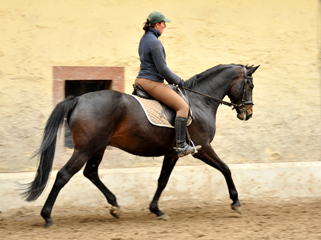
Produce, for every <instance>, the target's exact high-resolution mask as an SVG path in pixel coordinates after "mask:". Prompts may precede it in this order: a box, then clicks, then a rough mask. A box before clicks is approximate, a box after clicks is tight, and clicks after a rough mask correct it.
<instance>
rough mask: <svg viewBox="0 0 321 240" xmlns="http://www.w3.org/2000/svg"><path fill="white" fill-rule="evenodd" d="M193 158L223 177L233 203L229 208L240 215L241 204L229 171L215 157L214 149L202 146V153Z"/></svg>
mask: <svg viewBox="0 0 321 240" xmlns="http://www.w3.org/2000/svg"><path fill="white" fill-rule="evenodd" d="M193 156H194V157H195V158H198V159H200V160H202V161H203V162H205V163H207V164H208V165H210V166H212V167H214V168H216V169H217V170H219V171H220V172H221V173H222V174H223V176H224V177H225V180H226V184H227V187H228V191H229V194H230V199H231V200H232V201H233V203H232V204H231V208H232V209H233V210H235V211H236V212H238V213H241V204H240V201H239V199H238V193H237V190H236V187H235V185H234V182H233V179H232V174H231V170H230V169H229V167H228V166H227V165H226V164H225V163H224V162H223V161H222V160H221V159H220V158H219V157H218V156H217V154H216V153H215V151H214V149H213V148H212V147H211V146H210V145H208V146H203V148H202V151H200V152H199V153H197V154H195V155H193Z"/></svg>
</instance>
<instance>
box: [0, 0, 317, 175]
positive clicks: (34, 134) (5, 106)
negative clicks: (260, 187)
mask: <svg viewBox="0 0 321 240" xmlns="http://www.w3.org/2000/svg"><path fill="white" fill-rule="evenodd" d="M0 3H1V4H0V32H1V37H0V113H1V117H0V153H1V154H0V172H20V171H34V170H35V169H36V159H34V160H31V161H28V158H30V156H31V155H32V153H33V152H34V151H35V150H36V149H37V148H38V147H39V144H40V141H41V137H42V134H43V129H44V124H45V122H46V120H47V118H48V116H49V114H50V112H51V111H52V109H53V107H54V106H53V72H52V71H53V70H52V69H53V66H96V67H97V66H108V67H124V68H125V92H127V93H130V92H131V84H132V83H133V81H134V79H135V77H136V75H137V72H138V70H139V59H138V53H137V48H138V43H139V39H140V37H141V36H142V34H143V30H142V29H141V28H142V24H143V22H144V21H145V19H146V17H147V16H148V14H149V13H150V12H151V11H153V10H158V11H161V12H163V13H164V14H165V15H166V16H167V17H168V18H170V19H171V20H172V23H170V24H168V25H167V29H166V30H165V32H164V34H163V36H161V38H160V39H161V41H162V42H163V45H164V47H165V49H166V52H167V63H168V66H169V67H170V68H171V69H172V70H173V71H174V72H175V73H177V74H178V75H180V76H181V77H182V78H183V79H188V78H190V77H191V76H193V75H195V74H198V73H200V72H202V71H204V70H206V69H208V68H211V67H213V66H215V65H217V64H221V63H227V64H228V63H240V64H255V65H261V67H260V68H259V70H258V71H257V72H256V73H255V75H254V84H255V90H254V102H255V106H254V115H253V118H252V119H251V120H250V121H248V122H242V121H239V120H238V119H236V116H235V115H236V114H235V112H232V111H231V110H230V109H229V108H227V107H225V106H221V107H220V108H219V112H218V119H217V129H218V130H217V133H216V137H215V139H214V141H213V143H212V144H213V147H214V148H215V149H216V152H217V154H218V155H219V156H220V157H221V158H222V159H223V160H224V161H225V162H227V163H259V162H260V163H271V162H272V163H273V162H288V161H295V162H297V161H320V160H321V124H320V120H321V111H320V71H319V69H320V55H319V51H320V46H321V45H320V31H319V30H318V29H320V26H321V25H320V1H317V0H283V1H276V0H269V1H258V0H246V1H239V0H224V1H223V0H215V1H213V0H211V1H209V0H204V1H198V2H197V3H196V2H195V1H190V0H184V1H181V0H178V1H169V0H163V1H161V2H159V1H155V0H149V1H146V0H134V1H129V0H122V1H117V0H96V1H87V0H80V1H79V0H77V1H76V0H55V1H53V0H47V1H43V0H0ZM65 153H66V151H65V149H58V153H57V156H58V158H59V156H62V157H61V160H58V162H59V164H58V165H55V166H56V167H57V168H58V167H60V166H61V165H62V164H63V163H64V162H65V161H67V158H63V157H64V156H65ZM68 154H69V153H68V152H67V155H68ZM119 154H121V156H122V157H123V158H122V160H123V161H124V163H123V164H122V163H119V162H118V161H115V159H116V156H119ZM106 155H107V156H110V158H111V159H110V161H109V162H106V163H104V164H103V167H105V168H113V167H141V166H155V165H159V164H160V162H161V160H160V159H158V158H155V159H143V158H138V157H135V156H131V155H129V154H126V153H123V152H121V153H119V150H115V149H109V152H108V153H107V154H106ZM113 162H114V163H113ZM115 162H117V163H115ZM180 164H182V165H197V164H200V163H198V162H195V160H193V159H192V158H191V157H187V158H184V161H181V163H180Z"/></svg>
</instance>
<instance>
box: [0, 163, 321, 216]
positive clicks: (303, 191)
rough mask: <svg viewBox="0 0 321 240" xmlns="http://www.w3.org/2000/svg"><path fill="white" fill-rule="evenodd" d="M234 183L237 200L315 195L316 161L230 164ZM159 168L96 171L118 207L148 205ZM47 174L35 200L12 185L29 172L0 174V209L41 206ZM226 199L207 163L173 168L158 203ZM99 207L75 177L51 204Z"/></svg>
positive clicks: (91, 190)
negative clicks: (26, 199)
mask: <svg viewBox="0 0 321 240" xmlns="http://www.w3.org/2000/svg"><path fill="white" fill-rule="evenodd" d="M229 167H230V169H231V171H232V175H233V179H234V182H235V185H236V187H237V190H238V192H239V197H240V199H242V198H259V197H278V198H286V197H321V191H320V186H321V174H320V173H321V162H290V163H257V164H230V165H229ZM159 172H160V167H144V168H118V169H101V170H100V171H99V175H100V177H101V180H102V182H104V183H105V184H106V186H107V187H108V188H109V189H110V190H111V191H112V192H113V193H114V194H115V195H116V197H117V199H118V203H119V205H120V206H133V205H135V206H144V207H148V206H149V203H150V201H151V199H152V197H153V194H154V192H155V191H156V187H157V179H158V176H159ZM56 174H57V171H53V172H52V174H51V177H50V182H49V184H48V187H47V188H46V190H45V191H44V193H43V194H42V195H41V196H40V198H39V199H38V200H37V201H35V202H31V203H28V202H25V201H23V200H22V199H21V197H20V196H19V191H17V189H18V186H17V185H16V184H15V183H16V182H20V183H28V182H30V181H32V180H33V178H34V176H35V173H34V172H26V173H1V174H0V186H1V188H0V211H8V210H10V209H13V208H18V207H22V206H42V205H43V204H44V202H45V200H46V198H47V196H48V194H49V191H50V189H51V187H52V185H53V182H54V180H55V177H56ZM187 199H189V200H191V199H192V200H203V201H205V200H206V201H208V200H210V199H228V191H227V187H226V183H225V180H224V178H223V176H222V174H221V173H220V172H219V171H217V170H216V169H213V168H211V167H209V166H207V165H199V166H177V167H175V169H174V171H173V173H172V175H171V178H170V180H169V183H168V185H167V187H166V189H165V190H164V192H163V194H162V197H161V199H160V202H162V201H168V200H187ZM68 204H69V205H82V206H99V205H102V206H105V205H107V202H106V200H105V198H104V196H103V195H102V194H101V193H100V191H99V190H98V189H97V188H96V187H95V186H94V185H93V184H92V183H91V182H90V181H89V180H88V179H86V178H85V177H84V176H83V175H82V172H79V173H77V174H76V175H75V176H74V177H73V178H72V179H71V180H70V182H69V183H68V184H67V185H66V186H65V187H64V188H63V189H62V191H61V192H60V194H59V196H58V199H57V201H56V205H57V206H59V205H60V206H61V205H68Z"/></svg>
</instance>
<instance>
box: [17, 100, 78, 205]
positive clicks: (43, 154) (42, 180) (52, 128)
mask: <svg viewBox="0 0 321 240" xmlns="http://www.w3.org/2000/svg"><path fill="white" fill-rule="evenodd" d="M77 101H78V98H75V97H68V98H66V99H65V100H64V101H62V102H60V103H59V104H58V105H57V106H56V107H55V109H54V110H53V111H52V113H51V115H50V117H49V119H48V121H47V123H46V127H45V131H44V134H43V140H42V144H41V146H40V148H39V150H38V151H37V152H36V153H35V155H33V157H32V158H34V157H35V156H37V155H38V154H40V161H39V166H38V170H37V174H36V177H35V179H34V180H33V181H32V182H31V183H29V184H27V185H28V186H27V188H26V190H25V192H23V193H22V194H21V195H22V196H23V197H24V198H25V199H26V201H28V202H30V201H34V200H36V199H37V198H38V197H39V196H40V195H41V193H42V192H43V190H44V189H45V187H46V185H47V182H48V179H49V174H50V172H51V168H52V164H53V160H54V156H55V149H56V140H57V132H58V130H59V127H60V126H61V125H62V123H63V121H64V117H65V116H66V114H67V113H68V112H69V111H70V110H72V109H73V108H74V107H75V105H76V104H77Z"/></svg>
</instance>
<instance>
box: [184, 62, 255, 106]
mask: <svg viewBox="0 0 321 240" xmlns="http://www.w3.org/2000/svg"><path fill="white" fill-rule="evenodd" d="M243 69H244V82H245V84H244V89H243V96H242V102H241V103H240V104H235V103H232V102H225V101H223V100H221V99H218V98H214V97H212V96H209V95H206V94H204V93H200V92H197V91H195V90H192V89H190V88H186V87H181V88H183V89H184V90H187V91H190V92H193V93H196V94H199V95H201V96H203V97H207V98H210V99H213V100H215V101H218V102H220V103H221V104H224V105H226V106H229V107H232V109H235V108H238V109H239V110H241V111H244V112H245V111H247V110H249V109H250V108H251V107H252V106H253V105H254V104H253V102H252V101H246V100H245V96H246V86H247V80H248V79H249V78H252V77H250V76H247V70H246V68H245V67H243ZM244 105H251V106H250V107H248V108H246V109H244V108H243V109H240V108H241V107H242V106H244Z"/></svg>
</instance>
